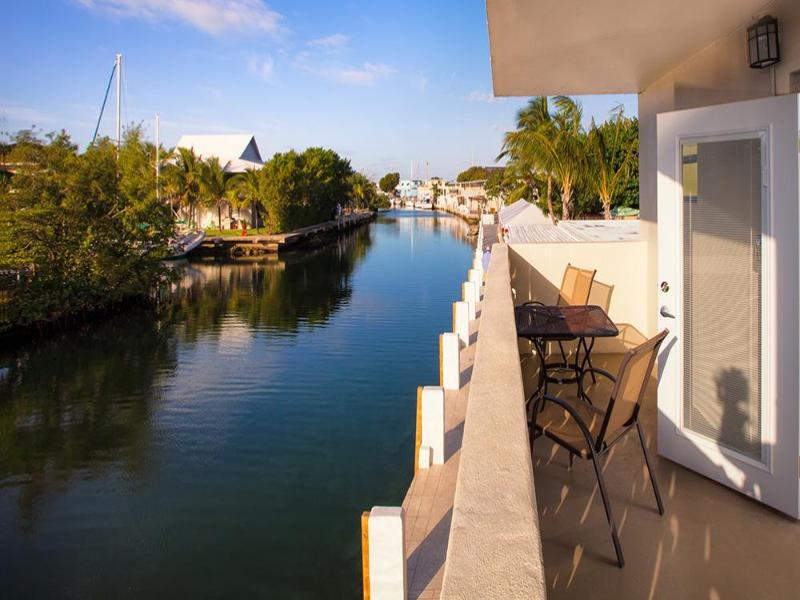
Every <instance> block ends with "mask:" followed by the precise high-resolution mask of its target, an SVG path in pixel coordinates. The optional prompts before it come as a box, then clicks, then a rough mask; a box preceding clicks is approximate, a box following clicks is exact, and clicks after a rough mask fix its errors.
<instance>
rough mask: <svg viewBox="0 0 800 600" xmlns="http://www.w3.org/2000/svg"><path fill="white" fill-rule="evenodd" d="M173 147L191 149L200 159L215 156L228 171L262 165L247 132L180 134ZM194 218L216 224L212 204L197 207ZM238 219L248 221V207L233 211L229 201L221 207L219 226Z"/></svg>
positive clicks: (238, 171) (201, 223) (203, 225)
mask: <svg viewBox="0 0 800 600" xmlns="http://www.w3.org/2000/svg"><path fill="white" fill-rule="evenodd" d="M176 148H186V149H189V150H192V151H193V152H194V153H195V154H196V155H197V156H198V157H199V158H201V159H203V160H208V159H209V158H217V159H218V160H219V162H220V164H221V165H222V169H223V170H224V171H225V172H226V173H229V174H232V175H233V174H237V173H244V172H245V171H247V170H249V169H260V168H261V167H262V166H263V165H264V160H263V159H262V158H261V152H260V151H259V149H258V144H257V143H256V138H255V136H254V135H253V134H251V133H235V134H217V135H184V136H181V138H180V139H179V140H178V143H177V145H176ZM196 218H197V222H198V224H199V225H200V226H201V227H217V225H218V223H217V211H216V209H215V208H203V207H201V208H200V209H199V210H198V211H197V213H196ZM239 220H244V221H246V222H247V223H248V224H252V211H251V210H250V209H249V208H237V209H236V214H235V215H234V211H233V207H232V206H231V205H230V204H229V205H228V206H227V210H223V216H222V226H223V228H230V227H231V226H232V224H235V223H236V222H237V221H239Z"/></svg>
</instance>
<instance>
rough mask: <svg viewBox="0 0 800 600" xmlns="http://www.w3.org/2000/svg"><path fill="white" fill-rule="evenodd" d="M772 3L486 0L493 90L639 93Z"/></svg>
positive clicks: (744, 0) (523, 93)
mask: <svg viewBox="0 0 800 600" xmlns="http://www.w3.org/2000/svg"><path fill="white" fill-rule="evenodd" d="M798 1H800V0H798ZM772 4H774V1H765V0H486V12H487V16H488V20H489V46H490V51H491V61H492V80H493V83H494V94H495V96H533V95H540V94H542V95H555V94H616V93H636V92H640V91H642V90H643V89H644V88H646V87H647V86H648V85H650V84H651V83H653V82H654V81H655V80H657V79H658V78H659V77H661V76H662V75H664V74H665V73H667V72H668V71H669V70H670V69H672V68H673V67H675V66H677V65H678V64H680V63H681V62H682V61H684V60H686V59H687V58H688V57H690V56H691V55H692V54H694V53H695V52H697V51H699V50H701V49H702V48H703V47H705V46H707V45H708V44H710V43H712V42H713V41H714V40H716V39H719V38H721V37H724V36H726V35H729V34H730V33H732V32H734V31H736V30H737V29H739V28H742V27H744V26H746V25H748V24H749V23H750V22H751V21H752V20H753V19H754V18H755V17H756V16H760V15H762V14H764V12H765V11H766V10H767V9H768V8H769V6H770V5H772ZM744 43H745V39H744V37H743V38H742V44H744Z"/></svg>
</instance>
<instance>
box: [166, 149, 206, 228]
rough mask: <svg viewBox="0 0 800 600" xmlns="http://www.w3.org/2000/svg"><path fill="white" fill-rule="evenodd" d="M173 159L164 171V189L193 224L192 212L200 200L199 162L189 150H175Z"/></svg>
mask: <svg viewBox="0 0 800 600" xmlns="http://www.w3.org/2000/svg"><path fill="white" fill-rule="evenodd" d="M174 158H175V160H174V162H170V163H167V165H166V167H165V169H164V181H165V185H164V188H165V191H166V193H167V194H168V195H169V196H170V197H172V198H174V199H176V200H177V201H178V203H179V204H180V205H181V206H183V207H184V208H185V209H186V210H187V211H188V212H189V221H190V222H191V223H194V210H195V206H196V205H197V202H198V200H199V198H200V171H201V161H200V160H199V159H198V158H197V155H196V154H195V153H194V151H193V150H191V149H190V148H177V149H176V150H175V152H174Z"/></svg>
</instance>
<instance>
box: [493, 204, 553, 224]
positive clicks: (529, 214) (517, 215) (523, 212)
mask: <svg viewBox="0 0 800 600" xmlns="http://www.w3.org/2000/svg"><path fill="white" fill-rule="evenodd" d="M498 218H499V221H500V224H501V225H503V226H511V225H546V224H549V223H550V219H549V218H547V217H546V216H545V215H544V214H543V213H542V209H540V208H539V207H538V206H536V205H534V204H531V203H530V202H528V201H527V200H517V201H516V202H514V203H513V204H510V205H508V206H504V207H503V208H501V209H500V212H499V214H498Z"/></svg>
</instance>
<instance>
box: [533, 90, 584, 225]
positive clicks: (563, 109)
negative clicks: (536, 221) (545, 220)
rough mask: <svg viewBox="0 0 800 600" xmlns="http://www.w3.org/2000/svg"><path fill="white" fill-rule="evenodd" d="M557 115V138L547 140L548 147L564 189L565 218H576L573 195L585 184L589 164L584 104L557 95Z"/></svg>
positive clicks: (560, 183) (555, 116) (562, 201)
mask: <svg viewBox="0 0 800 600" xmlns="http://www.w3.org/2000/svg"><path fill="white" fill-rule="evenodd" d="M555 105H556V112H555V113H554V114H553V132H554V136H553V137H552V138H550V139H545V138H544V136H542V135H541V134H538V135H539V136H540V137H542V138H543V141H545V142H546V143H545V148H546V149H547V150H548V151H549V152H550V156H551V166H552V170H553V173H554V174H555V176H556V179H557V180H558V185H559V187H560V188H561V216H562V218H564V219H569V218H571V216H572V208H573V207H572V204H573V202H572V201H573V194H574V192H575V189H576V188H577V186H578V185H580V184H581V183H582V182H583V181H585V179H586V176H587V167H588V163H587V160H586V136H585V134H584V132H583V126H582V124H581V119H582V118H583V111H582V109H581V106H580V104H578V103H577V102H576V101H575V100H574V99H572V98H569V97H567V96H557V97H556V99H555Z"/></svg>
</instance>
